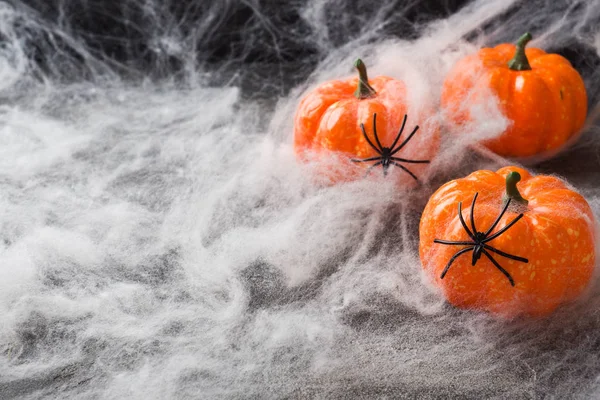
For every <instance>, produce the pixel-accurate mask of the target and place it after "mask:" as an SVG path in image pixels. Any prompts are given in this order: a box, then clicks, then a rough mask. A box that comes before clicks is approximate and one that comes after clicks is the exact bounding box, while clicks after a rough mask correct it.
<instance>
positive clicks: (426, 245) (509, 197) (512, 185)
mask: <svg viewBox="0 0 600 400" xmlns="http://www.w3.org/2000/svg"><path fill="white" fill-rule="evenodd" d="M521 177H522V181H520V179H521ZM519 181H520V183H519V185H518V188H517V182H519ZM505 187H506V190H505V189H504V188H505ZM521 193H522V196H521ZM463 204H464V205H465V207H463ZM468 204H470V206H468ZM594 228H595V222H594V216H593V214H592V210H591V209H590V206H589V205H588V203H587V202H586V200H585V199H584V198H583V197H582V196H581V195H580V194H578V193H576V192H574V191H572V190H570V189H568V187H567V186H566V185H565V183H564V182H563V181H561V180H560V179H558V178H556V177H553V176H544V175H538V176H532V175H531V174H530V173H529V172H527V171H526V170H524V169H522V168H517V167H505V168H502V169H500V170H498V171H497V172H492V171H476V172H474V173H472V174H471V175H469V176H467V177H466V178H462V179H457V180H454V181H450V182H448V183H446V184H445V185H443V186H442V187H440V188H439V189H438V190H437V191H436V192H435V193H434V194H433V195H432V196H431V198H430V199H429V202H428V203H427V206H426V207H425V210H424V211H423V215H422V217H421V223H420V247H419V253H420V257H421V262H422V264H423V268H424V269H425V271H426V272H427V273H428V274H429V275H430V276H431V278H432V279H433V281H434V282H435V283H436V284H437V285H438V286H439V287H441V289H442V291H443V292H444V294H445V296H446V298H447V299H448V301H449V302H450V303H451V304H453V305H455V306H458V307H464V308H475V309H482V310H487V311H490V312H492V313H496V314H499V315H503V316H507V317H513V316H516V315H519V314H526V315H535V316H541V315H546V314H549V313H550V312H552V311H553V310H554V309H556V307H558V306H559V305H560V304H561V303H564V302H569V301H572V300H574V299H576V298H577V297H578V296H579V295H580V294H581V293H582V292H583V290H584V289H585V288H586V286H587V285H588V283H589V281H590V279H591V277H592V273H593V270H594V265H595V260H596V255H595V244H594V241H595V239H594Z"/></svg>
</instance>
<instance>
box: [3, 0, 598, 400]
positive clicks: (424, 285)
mask: <svg viewBox="0 0 600 400" xmlns="http://www.w3.org/2000/svg"><path fill="white" fill-rule="evenodd" d="M98 3H100V2H98ZM109 3H110V2H106V4H96V2H88V1H80V2H77V7H79V8H77V10H74V9H71V8H69V7H68V5H67V4H63V3H62V2H56V3H48V4H50V5H47V6H45V5H44V4H46V3H44V4H42V3H41V2H37V1H34V0H31V1H27V2H23V3H21V2H11V3H7V4H4V3H3V4H2V5H1V6H0V35H1V36H2V39H3V42H2V43H3V44H2V46H1V48H0V78H2V79H0V82H1V83H0V97H1V99H2V104H0V155H1V156H0V205H1V206H0V227H1V229H0V313H1V315H2V316H3V323H2V324H0V394H1V396H0V398H2V399H17V398H18V399H38V398H56V399H59V398H60V399H63V398H78V399H92V398H94V399H97V398H102V399H122V398H131V399H165V398H178V399H188V398H190V399H191V398H254V397H256V398H373V397H377V398H379V397H389V398H398V397H403V396H404V397H407V398H415V397H418V398H455V397H460V398H477V399H481V398H537V397H556V398H565V397H569V398H571V397H578V398H595V397H598V395H599V393H600V385H599V383H598V382H599V380H598V377H599V376H600V362H598V358H597V353H598V350H599V348H600V336H598V332H599V331H600V329H599V328H600V318H599V317H598V314H597V313H596V312H595V310H596V309H597V308H598V306H600V289H599V288H598V283H597V280H596V279H594V281H593V282H592V284H591V286H590V289H589V291H588V292H587V293H586V295H585V296H584V297H582V299H581V301H580V302H578V303H576V304H572V305H568V306H565V307H563V308H561V309H559V310H558V311H557V312H556V313H555V314H553V315H552V316H550V317H548V318H546V319H543V320H536V321H530V320H515V321H498V320H496V319H494V318H493V317H490V316H488V315H486V314H482V313H478V312H475V311H463V310H457V309H454V308H452V307H450V306H448V305H447V304H446V303H445V301H444V299H443V297H442V296H441V294H440V293H439V291H438V290H437V289H436V288H434V287H433V286H432V285H431V283H430V282H429V280H428V279H427V277H425V275H424V274H423V273H422V269H421V265H420V260H419V257H418V252H417V249H418V239H419V237H418V223H419V218H420V213H421V211H422V209H423V208H424V206H425V204H426V202H427V199H428V197H429V196H430V195H431V193H432V192H433V191H434V190H435V189H437V187H439V186H440V185H441V184H442V183H443V182H445V181H446V180H448V179H452V178H456V177H460V176H464V175H466V174H468V173H470V172H471V171H473V170H476V169H482V168H487V169H496V168H499V167H501V166H504V165H507V164H508V161H507V160H504V159H502V158H500V157H494V156H492V155H491V154H489V153H486V152H485V150H483V149H481V148H475V150H474V149H473V148H472V147H470V146H471V145H473V144H474V143H476V142H477V141H478V140H479V139H481V138H484V137H493V136H494V135H498V134H499V133H500V132H501V131H502V130H503V129H504V128H505V127H506V124H507V123H508V122H507V120H506V118H505V117H504V116H502V114H501V113H500V112H499V109H498V106H497V104H494V103H493V102H490V103H489V104H483V105H482V106H481V109H480V110H478V113H477V114H476V115H477V121H476V123H474V124H471V125H470V126H468V127H467V128H465V129H466V131H465V132H464V134H463V135H462V136H460V137H459V138H454V139H452V140H450V139H448V138H445V139H444V140H443V141H442V146H441V148H440V152H439V154H438V156H437V157H436V159H435V160H433V163H432V165H431V168H432V170H431V174H430V176H429V178H430V179H429V180H427V181H426V182H425V183H424V184H423V185H422V186H419V187H417V188H414V187H413V188H408V187H398V186H396V185H394V184H393V183H392V182H391V181H389V180H384V179H380V177H372V178H371V179H363V180H357V181H353V182H350V183H345V184H339V185H333V186H325V187H323V186H319V185H315V183H314V180H313V179H312V176H311V172H312V170H311V168H313V166H311V165H304V164H301V163H298V162H297V161H296V158H295V156H294V152H293V149H292V131H293V115H294V112H295V108H296V106H297V104H298V101H299V99H300V98H301V97H302V95H304V94H305V93H306V91H307V90H309V89H310V88H314V87H315V86H316V85H317V84H318V83H320V82H322V81H324V80H327V79H334V78H337V77H345V76H351V75H352V74H353V73H354V72H353V70H352V65H353V62H354V59H355V58H357V57H361V58H362V59H363V60H365V62H366V63H367V64H368V66H369V73H370V74H371V75H372V76H375V75H378V74H386V75H389V76H392V77H395V78H398V79H403V80H404V81H405V82H406V83H407V87H408V89H409V91H410V96H411V97H410V98H411V102H412V103H413V104H414V105H417V106H418V105H433V107H434V108H435V109H437V106H436V102H437V101H438V100H437V99H438V98H439V95H440V87H441V84H442V82H443V80H444V76H445V74H446V73H447V72H448V70H449V69H450V68H451V66H452V65H453V64H454V63H455V62H456V61H457V60H458V59H460V58H461V57H463V56H465V55H467V54H470V53H472V52H474V51H475V50H476V49H477V48H478V47H480V46H482V45H493V44H496V43H499V42H502V41H514V40H515V39H516V38H517V37H518V36H520V35H521V34H522V33H523V32H522V31H523V29H527V30H530V31H531V32H532V33H533V34H534V37H535V40H534V42H532V44H531V45H535V46H541V47H543V48H547V49H551V50H556V51H559V50H560V51H562V52H563V53H565V54H566V55H568V56H569V57H571V58H573V62H574V64H575V65H576V66H577V67H578V69H579V70H580V71H581V73H582V76H583V78H584V80H585V83H586V87H587V89H588V95H589V102H590V104H589V106H590V107H589V108H590V117H589V118H588V122H587V125H586V128H585V131H584V133H583V136H582V137H581V138H580V139H579V140H578V142H577V143H576V144H574V145H573V147H571V148H569V149H566V150H565V151H564V152H563V153H561V154H560V155H558V156H557V157H556V158H554V159H552V160H548V161H545V162H543V163H538V164H535V165H533V166H532V168H533V169H534V171H535V172H541V173H552V174H556V175H559V176H563V177H566V178H568V179H569V181H570V182H571V183H572V184H573V186H574V188H576V189H578V190H580V191H581V193H582V194H583V195H584V196H586V198H587V199H588V200H589V203H590V205H591V206H592V208H593V210H594V212H595V214H596V216H598V215H599V214H600V189H599V186H598V182H600V157H599V156H598V155H599V154H600V151H599V149H600V148H599V145H598V143H599V141H598V135H597V132H598V130H597V127H596V124H595V115H596V113H597V109H598V88H599V87H600V85H599V84H600V75H598V71H600V69H598V68H597V66H598V65H599V64H600V56H599V53H598V52H599V51H600V47H598V44H599V42H598V33H597V29H596V26H597V25H598V24H597V22H598V14H599V13H600V2H598V1H585V2H584V1H573V2H569V3H568V4H562V3H561V4H559V3H560V2H556V3H552V2H544V1H532V2H528V4H521V3H519V2H505V1H502V0H491V1H479V2H471V3H468V4H465V5H464V6H463V7H457V6H455V5H453V4H454V3H452V2H441V3H440V4H441V6H440V7H439V8H440V9H444V8H448V9H449V11H448V12H447V13H442V14H439V17H438V18H437V19H435V18H434V19H429V20H426V19H420V18H419V17H418V16H419V15H420V14H419V13H421V12H422V13H423V14H425V13H426V12H427V9H428V7H429V4H430V3H429V2H426V1H418V2H415V4H414V5H405V4H404V3H402V2H395V1H384V2H374V3H373V4H366V3H365V2H356V1H350V0H347V1H346V0H328V1H311V2H307V3H306V4H304V3H302V2H296V1H289V2H285V5H282V6H281V10H284V11H285V12H288V13H289V15H297V20H294V21H295V22H289V18H288V17H287V16H288V14H285V13H284V11H281V10H279V11H273V10H272V9H271V8H269V7H268V5H267V4H266V2H259V1H247V2H234V1H226V2H218V4H217V2H214V4H211V5H208V4H207V3H209V2H189V3H187V7H182V6H181V5H178V4H175V2H173V3H172V4H171V3H170V2H163V4H158V3H160V2H152V1H143V2H142V1H137V0H127V1H125V2H123V5H116V4H117V3H115V4H112V3H110V4H109ZM363 3H365V4H363ZM44 7H47V8H44ZM73 7H75V6H73ZM241 9H244V10H250V11H249V12H250V13H251V17H250V18H248V19H247V20H244V21H243V22H237V25H236V22H235V21H236V20H235V18H234V17H231V18H229V17H230V16H232V15H238V16H239V14H236V13H237V12H239V10H241ZM81 10H84V11H85V12H83V11H81ZM286 10H287V11H286ZM80 11H81V12H80ZM86 13H87V14H86ZM85 15H104V16H105V17H106V18H107V21H108V22H106V21H104V22H105V23H107V24H108V23H109V22H110V23H111V24H113V25H114V26H117V27H120V28H119V29H122V31H119V30H118V29H116V28H115V29H116V30H115V32H112V31H111V33H110V35H108V36H110V37H109V39H110V40H108V39H107V41H106V42H100V40H101V37H102V36H101V35H99V34H95V33H93V32H92V31H93V29H96V28H95V25H94V26H91V27H90V26H87V25H85V26H84V22H82V21H84V19H85V18H87V17H85ZM447 15H449V16H447ZM75 16H77V18H75ZM98 23H100V22H98ZM285 23H289V24H291V25H290V26H293V27H294V29H292V30H290V31H289V33H287V31H285V28H283V26H284V24H285ZM78 24H79V25H78ZM227 24H233V25H231V28H224V27H227V26H228V25H227ZM92 25H93V24H92ZM84 28H85V29H88V31H86V30H85V29H84ZM106 29H108V28H106ZM86 32H92V33H87V34H86ZM119 32H121V33H119ZM284 32H285V34H284ZM119 35H121V36H119ZM221 35H224V37H225V39H226V41H227V43H229V44H230V46H229V45H226V46H224V47H219V46H218V45H217V44H215V43H216V41H217V38H218V37H219V36H221ZM238 36H239V37H240V38H242V39H243V40H238V39H239V38H238ZM113 38H117V39H120V40H116V39H115V40H113ZM123 43H126V45H123ZM146 45H147V47H144V46H146ZM111 46H112V47H111ZM120 46H121V47H120ZM228 46H229V47H228ZM213 48H218V49H217V50H214V51H212V52H211V51H209V49H213ZM110 49H113V50H114V51H115V52H118V51H122V52H123V53H122V55H121V56H119V57H117V56H116V55H115V54H113V52H112V50H110ZM115 49H116V50H115ZM144 49H150V50H147V51H146V50H144ZM256 49H259V51H258V50H256ZM302 49H304V50H302ZM295 51H298V52H301V51H305V53H302V56H307V57H308V56H311V57H312V58H310V60H309V61H310V62H309V61H303V60H298V62H297V64H296V63H292V65H291V66H289V65H288V66H286V67H279V65H284V64H285V63H286V62H289V61H290V60H294V52H295ZM264 54H266V55H268V56H264ZM217 56H219V57H220V62H215V61H214V59H215V58H217ZM261 57H264V58H261ZM299 58H301V57H299ZM140 60H143V61H144V63H145V64H142V61H140ZM242 62H244V63H242ZM294 62H295V61H294ZM269 63H270V64H269ZM273 65H275V67H274V66H273ZM269 68H270V69H269ZM267 78H268V79H267ZM290 88H291V90H287V89H290ZM437 117H438V118H442V116H441V115H437Z"/></svg>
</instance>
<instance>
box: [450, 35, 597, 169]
mask: <svg viewBox="0 0 600 400" xmlns="http://www.w3.org/2000/svg"><path fill="white" fill-rule="evenodd" d="M515 49H516V47H515V45H513V44H508V43H505V44H501V45H498V46H496V47H494V48H484V49H481V50H480V51H479V52H478V53H476V54H474V55H470V56H467V57H465V58H464V59H462V60H461V61H459V62H458V63H457V65H456V66H455V67H454V68H453V69H452V71H451V72H450V73H449V74H448V76H447V77H446V80H445V82H444V86H443V89H442V97H441V105H442V108H443V109H444V110H445V111H446V112H447V114H448V116H449V118H450V120H452V121H453V122H454V123H456V124H459V125H460V124H462V123H463V122H464V121H468V120H469V119H470V115H469V108H470V107H471V106H472V105H473V104H476V103H477V102H481V101H482V97H484V96H485V95H486V93H489V92H490V90H489V89H491V92H492V93H493V94H495V95H496V96H497V98H498V101H499V106H500V108H501V110H502V112H503V114H504V115H505V116H506V117H507V118H508V119H509V120H510V121H511V124H510V125H509V127H508V128H507V130H506V131H505V132H503V133H502V134H501V135H500V136H499V137H497V138H494V139H491V140H488V141H486V142H484V143H483V144H484V145H485V146H486V147H488V148H489V149H490V150H492V151H493V152H495V153H496V154H499V155H502V156H507V157H515V158H526V157H531V156H534V155H539V154H545V153H548V154H551V153H553V152H556V151H557V150H558V149H559V148H560V147H561V146H562V145H564V144H565V143H566V142H567V141H568V140H569V139H570V138H571V137H573V136H574V135H576V134H577V133H578V132H579V131H580V130H581V128H582V126H583V124H584V122H585V118H586V114H587V94H586V91H585V86H584V83H583V80H582V79H581V76H580V75H579V73H578V72H577V71H576V70H575V69H574V68H573V67H572V66H571V63H569V61H568V60H566V59H565V58H563V57H561V56H559V55H558V54H547V53H546V52H544V51H543V50H541V49H537V48H527V49H526V50H525V54H526V55H527V58H528V59H529V64H530V65H531V70H526V71H513V70H511V69H510V68H508V62H509V60H511V58H512V57H513V56H514V54H515Z"/></svg>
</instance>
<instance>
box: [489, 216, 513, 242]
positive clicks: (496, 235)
mask: <svg viewBox="0 0 600 400" xmlns="http://www.w3.org/2000/svg"><path fill="white" fill-rule="evenodd" d="M521 218H523V214H519V216H518V217H517V218H515V219H513V220H512V221H511V222H510V224H508V225H506V226H505V227H504V228H502V229H500V230H499V231H498V232H496V233H494V234H493V235H492V236H490V237H489V238H486V239H484V240H482V242H483V243H487V242H489V241H490V240H494V239H496V238H497V237H498V236H500V235H502V234H503V233H504V232H506V231H507V230H508V229H509V228H510V227H511V226H513V225H514V224H516V223H517V221H518V220H520V219H521Z"/></svg>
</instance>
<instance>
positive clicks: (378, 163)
mask: <svg viewBox="0 0 600 400" xmlns="http://www.w3.org/2000/svg"><path fill="white" fill-rule="evenodd" d="M381 164H383V161H379V162H376V163H375V164H373V165H371V166H370V167H369V168H367V171H366V172H365V176H367V175H369V173H370V172H371V170H372V169H373V168H375V167H376V166H378V165H381Z"/></svg>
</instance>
